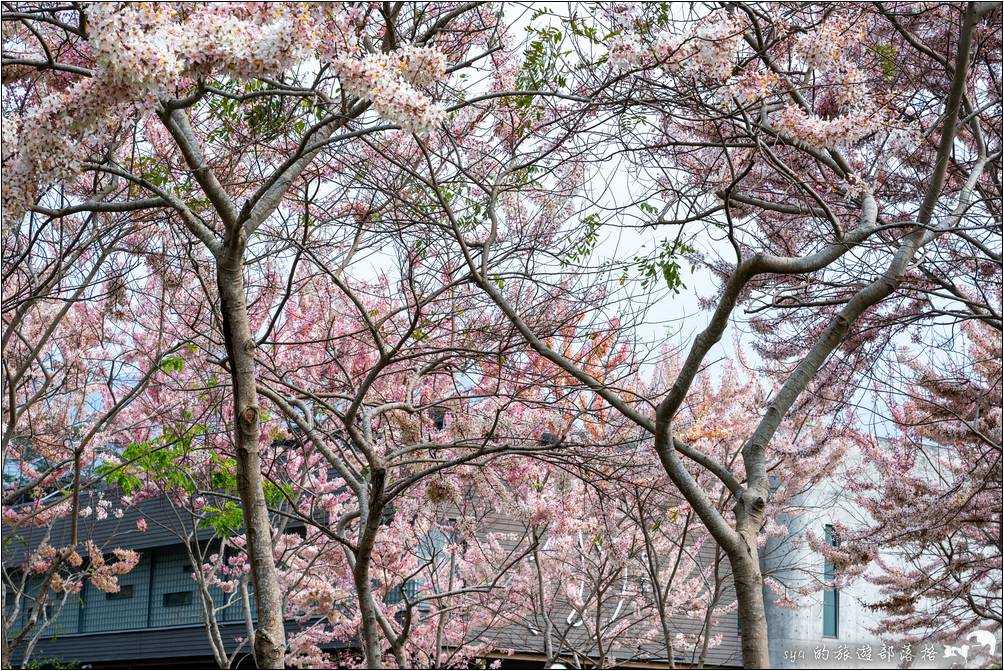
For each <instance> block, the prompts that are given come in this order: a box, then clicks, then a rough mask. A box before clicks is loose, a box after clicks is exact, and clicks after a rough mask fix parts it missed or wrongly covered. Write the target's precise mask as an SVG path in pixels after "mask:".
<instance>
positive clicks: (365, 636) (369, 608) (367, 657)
mask: <svg viewBox="0 0 1004 671" xmlns="http://www.w3.org/2000/svg"><path fill="white" fill-rule="evenodd" d="M369 567H370V553H369V552H366V553H365V554H361V555H360V556H358V557H357V559H356V565H355V568H354V570H353V571H352V578H353V582H355V586H356V595H357V596H358V598H359V620H360V622H359V637H360V638H361V639H362V640H361V641H360V643H361V645H362V650H363V655H364V657H363V666H364V667H365V668H368V669H382V668H383V660H382V659H381V656H380V638H379V637H380V631H379V623H378V622H377V613H376V607H375V605H374V603H373V588H372V586H371V585H370V571H369Z"/></svg>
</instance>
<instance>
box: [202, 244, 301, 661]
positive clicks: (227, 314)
mask: <svg viewBox="0 0 1004 671" xmlns="http://www.w3.org/2000/svg"><path fill="white" fill-rule="evenodd" d="M232 252H233V253H228V254H227V255H226V256H225V257H224V258H223V259H220V260H218V262H217V268H216V284H217V289H218V290H219V294H220V313H221V315H222V318H223V336H224V339H225V341H226V347H227V360H228V362H229V364H230V378H231V383H232V385H233V400H234V409H233V416H234V428H233V431H234V445H235V447H236V452H237V455H236V456H237V493H238V495H239V496H240V499H241V507H242V509H243V511H244V519H245V534H246V537H247V549H248V560H249V561H250V563H251V580H252V582H253V584H254V590H255V599H256V604H255V605H256V610H257V615H258V626H257V628H256V630H255V637H254V656H255V662H256V663H257V665H258V667H259V668H267V669H280V668H283V660H284V656H285V652H286V629H285V627H284V625H283V602H282V593H281V592H280V590H279V578H278V574H277V572H276V568H275V560H274V558H273V556H272V524H271V521H270V520H269V516H268V506H267V503H266V501H265V490H264V484H263V482H262V475H261V454H260V453H259V451H258V439H259V410H258V392H257V388H256V385H255V360H254V348H255V340H254V336H253V335H252V333H251V324H250V321H249V319H248V312H247V305H246V298H245V289H244V276H243V272H242V269H241V262H240V259H241V258H242V256H243V244H238V245H234V246H233V247H232Z"/></svg>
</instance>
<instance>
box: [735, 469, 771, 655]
mask: <svg viewBox="0 0 1004 671" xmlns="http://www.w3.org/2000/svg"><path fill="white" fill-rule="evenodd" d="M766 508H767V491H765V490H764V489H763V488H761V487H757V486H756V485H755V484H754V483H750V484H749V485H748V487H747V489H746V490H744V491H743V493H742V495H741V496H740V497H739V500H738V501H737V502H736V506H735V509H734V510H735V515H736V531H737V532H738V535H739V540H740V542H739V543H738V547H736V546H732V548H731V550H732V551H731V552H730V551H728V550H726V555H727V556H728V558H729V563H730V564H731V565H732V580H733V583H734V584H735V589H736V601H737V602H738V603H739V617H740V618H741V620H740V624H741V626H742V631H741V632H740V642H741V644H742V652H743V667H744V668H747V669H767V668H770V650H769V647H768V643H769V640H770V639H769V638H768V636H767V612H766V610H765V609H764V602H763V574H762V573H761V572H760V552H759V550H758V548H757V534H758V533H759V532H760V527H761V526H762V525H763V521H764V512H765V511H766Z"/></svg>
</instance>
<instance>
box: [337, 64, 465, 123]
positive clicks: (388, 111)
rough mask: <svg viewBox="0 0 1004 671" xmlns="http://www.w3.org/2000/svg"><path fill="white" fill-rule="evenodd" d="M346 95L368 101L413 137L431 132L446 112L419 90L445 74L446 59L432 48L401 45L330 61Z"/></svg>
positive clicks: (441, 120)
mask: <svg viewBox="0 0 1004 671" xmlns="http://www.w3.org/2000/svg"><path fill="white" fill-rule="evenodd" d="M332 66H333V67H334V68H335V72H337V73H338V77H339V79H340V80H341V82H342V89H343V90H344V91H345V93H346V94H348V95H350V96H352V97H356V98H361V99H363V100H369V101H371V102H372V103H373V108H374V109H375V110H376V111H377V112H379V113H380V114H381V115H382V116H384V117H386V118H387V119H388V120H390V121H393V122H394V123H396V124H398V125H400V126H401V127H402V128H404V129H405V130H408V131H411V132H413V133H417V134H425V133H428V132H430V131H432V130H433V129H434V128H435V127H436V126H438V125H439V124H441V123H442V122H443V121H444V120H445V118H446V111H445V110H444V109H443V107H442V106H441V105H438V104H436V103H435V102H434V101H433V100H432V98H431V97H430V96H429V95H427V94H426V93H423V92H422V91H420V90H419V89H418V88H416V86H422V85H425V84H429V83H432V82H435V81H439V80H441V79H442V78H443V77H445V75H446V56H445V54H443V52H442V51H440V50H438V49H436V48H435V47H415V46H410V45H409V46H405V47H402V48H400V49H398V50H396V51H393V52H390V53H385V54H368V55H366V56H364V57H363V58H361V59H356V58H351V57H348V56H343V57H339V58H336V59H334V60H333V61H332Z"/></svg>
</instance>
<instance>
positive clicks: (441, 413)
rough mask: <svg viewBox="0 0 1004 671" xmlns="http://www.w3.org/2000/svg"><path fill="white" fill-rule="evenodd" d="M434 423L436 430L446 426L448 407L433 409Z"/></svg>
mask: <svg viewBox="0 0 1004 671" xmlns="http://www.w3.org/2000/svg"><path fill="white" fill-rule="evenodd" d="M431 414H432V425H433V426H434V427H435V429H436V431H442V430H443V429H445V428H446V408H438V407H437V408H433V409H432V412H431Z"/></svg>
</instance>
